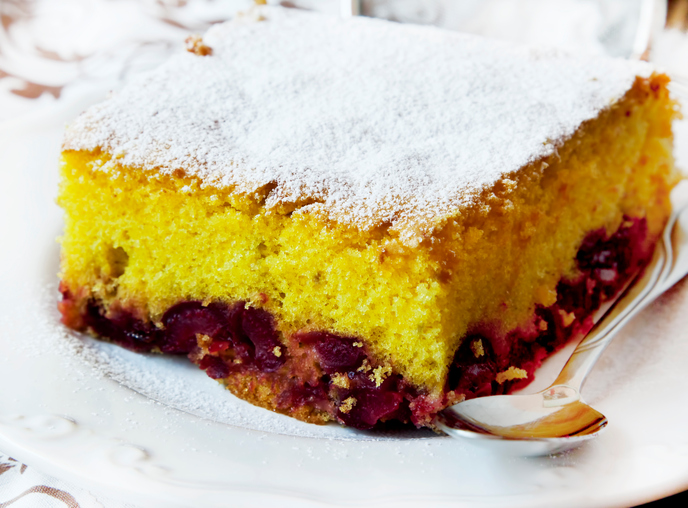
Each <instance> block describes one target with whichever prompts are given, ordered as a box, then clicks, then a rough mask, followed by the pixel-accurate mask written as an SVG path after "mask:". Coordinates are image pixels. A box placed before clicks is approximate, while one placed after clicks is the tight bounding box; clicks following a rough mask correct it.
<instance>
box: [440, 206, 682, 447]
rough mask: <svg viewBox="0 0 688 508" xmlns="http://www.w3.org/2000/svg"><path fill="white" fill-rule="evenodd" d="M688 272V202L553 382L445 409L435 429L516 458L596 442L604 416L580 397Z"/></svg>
mask: <svg viewBox="0 0 688 508" xmlns="http://www.w3.org/2000/svg"><path fill="white" fill-rule="evenodd" d="M686 274H688V204H685V205H683V206H682V207H679V208H678V209H677V210H676V211H675V212H674V213H673V214H672V216H671V217H670V219H669V222H668V223H667V226H666V228H665V230H664V233H663V235H662V238H661V240H660V242H659V243H658V245H657V247H656V248H655V252H654V255H653V257H652V260H651V261H650V264H649V265H648V266H647V267H646V269H645V270H644V271H643V273H642V274H641V275H640V276H639V277H638V278H637V280H635V281H634V282H633V283H632V284H631V285H630V286H629V287H628V288H627V289H626V290H625V291H624V292H623V294H622V295H621V297H619V298H618V300H617V301H616V302H615V304H614V305H613V306H612V307H611V308H610V309H609V310H608V311H607V313H606V314H605V315H604V316H603V317H602V319H601V320H600V321H598V323H597V324H596V325H595V326H594V327H593V329H592V330H591V331H590V333H589V334H588V335H587V336H586V337H585V339H583V340H582V341H581V342H580V344H578V346H577V347H576V349H575V351H574V352H573V354H572V356H571V358H570V359H569V361H568V362H567V363H566V365H565V366H564V369H563V370H562V371H561V373H560V374H559V376H558V377H557V379H556V381H554V383H553V384H552V385H551V386H550V387H549V388H547V389H546V390H543V391H541V392H538V393H535V394H532V395H496V396H491V397H480V398H476V399H471V400H467V401H464V402H461V403H459V404H456V405H454V406H451V407H448V408H447V409H445V410H444V411H442V412H441V413H440V414H439V415H438V417H437V419H436V424H437V426H438V427H439V428H440V429H442V430H443V431H444V432H446V433H447V434H449V435H450V436H452V437H457V438H463V439H468V440H470V441H472V442H476V443H479V444H480V445H482V446H491V447H497V448H499V449H500V450H501V451H503V452H507V453H513V454H517V455H521V456H538V455H546V454H551V453H557V452H561V451H564V450H568V449H571V448H574V447H576V446H579V445H580V444H581V443H582V442H584V441H586V440H588V439H591V438H594V437H596V436H597V435H598V434H599V433H600V432H601V431H602V430H603V429H604V428H605V426H606V425H607V418H606V417H605V416H604V415H603V414H602V413H600V412H599V411H597V410H595V409H593V408H592V407H590V406H588V405H587V404H585V403H584V402H583V401H582V399H581V396H580V391H581V386H582V385H583V381H584V380H585V378H586V376H587V375H588V373H589V372H590V370H591V369H592V367H593V366H594V365H595V362H597V360H598V359H599V357H600V355H601V354H602V352H603V351H604V349H605V348H606V347H607V346H608V345H609V343H610V342H611V341H612V339H613V338H614V336H615V335H616V334H617V333H618V331H619V330H620V329H621V328H622V327H623V326H624V325H625V324H626V323H628V321H630V320H631V319H632V318H633V317H634V316H635V315H636V314H638V313H639V312H640V311H641V310H642V309H644V308H645V307H647V305H649V304H650V303H651V302H652V301H653V300H654V299H655V298H657V297H658V296H659V295H661V294H662V293H664V292H665V291H666V290H667V289H669V288H670V287H671V286H673V285H674V284H675V283H676V282H678V281H679V280H680V279H681V278H683V276H684V275H686Z"/></svg>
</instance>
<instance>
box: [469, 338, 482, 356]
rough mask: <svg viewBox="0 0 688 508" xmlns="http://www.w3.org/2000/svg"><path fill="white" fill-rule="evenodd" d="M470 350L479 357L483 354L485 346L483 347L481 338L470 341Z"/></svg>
mask: <svg viewBox="0 0 688 508" xmlns="http://www.w3.org/2000/svg"><path fill="white" fill-rule="evenodd" d="M471 351H473V356H475V357H476V358H480V357H481V356H483V355H484V354H485V348H484V347H483V340H482V339H478V340H474V341H473V342H471Z"/></svg>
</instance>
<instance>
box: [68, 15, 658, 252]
mask: <svg viewBox="0 0 688 508" xmlns="http://www.w3.org/2000/svg"><path fill="white" fill-rule="evenodd" d="M262 14H263V17H264V18H266V19H265V20H264V21H261V22H256V23H225V24H222V25H218V26H215V27H214V28H212V29H211V30H210V31H209V32H208V34H207V35H206V37H205V38H204V41H205V43H206V44H208V45H209V46H210V47H212V50H213V54H212V56H197V55H194V54H191V53H186V52H182V53H180V54H178V55H176V56H174V57H173V58H171V59H170V60H169V61H168V62H167V63H166V64H164V65H162V66H161V67H160V68H158V69H157V70H156V71H154V72H152V73H151V74H147V75H145V76H141V77H139V78H137V79H135V80H134V81H132V82H131V83H130V84H129V85H128V86H126V87H125V88H124V89H123V90H122V91H121V92H120V93H118V94H116V95H114V96H113V97H111V98H109V99H108V100H106V101H105V102H104V103H102V104H100V105H97V106H95V107H93V108H91V109H89V110H87V111H86V112H85V113H84V114H82V115H81V116H80V117H79V118H78V119H77V120H76V121H75V122H74V123H73V124H72V125H71V126H70V128H69V129H68V131H67V135H66V138H65V142H64V148H65V149H85V150H93V149H97V148H102V149H104V150H106V151H107V152H109V153H111V154H113V155H115V156H116V157H117V158H118V160H119V162H121V163H123V164H126V165H130V166H137V167H142V168H144V169H146V170H155V171H158V172H161V173H171V172H172V171H174V170H176V169H183V170H185V171H186V172H187V174H191V175H195V176H198V177H200V178H201V179H202V180H203V182H204V184H205V185H210V186H216V187H230V188H234V189H235V190H236V191H237V192H242V193H253V192H255V191H256V190H257V189H260V188H263V187H265V186H266V185H270V186H271V187H274V188H273V190H272V191H271V193H270V194H269V196H268V198H267V200H266V206H268V207H275V206H277V205H284V204H290V205H296V207H297V208H298V207H299V206H301V208H300V211H302V212H307V211H318V212H321V213H324V214H326V215H327V216H328V217H330V218H331V219H334V220H337V221H340V222H343V223H348V224H352V225H354V226H356V227H359V228H361V229H367V228H370V227H374V226H377V225H380V224H382V223H389V224H391V226H392V230H393V231H398V232H399V234H400V236H401V239H402V240H403V241H405V242H411V243H413V242H414V238H415V239H417V238H418V237H419V235H420V234H421V233H423V232H428V231H429V230H431V229H432V228H433V227H435V226H436V225H437V224H438V222H439V221H441V220H442V218H443V217H446V216H448V215H452V214H454V213H456V211H457V209H460V208H461V207H463V206H466V205H467V204H469V203H471V202H472V200H473V199H474V198H475V196H476V195H477V194H478V193H479V192H480V191H481V190H483V189H484V188H485V187H488V186H490V185H492V184H494V183H495V182H496V181H498V180H499V179H501V178H503V177H504V176H506V175H509V174H510V173H513V172H515V171H517V170H518V169H519V168H521V167H522V166H524V165H525V164H528V163H530V162H533V161H535V160H537V159H538V158H541V157H544V156H547V155H549V154H551V153H552V152H553V151H554V149H555V148H556V145H557V144H558V143H560V142H561V141H563V140H565V139H567V138H568V137H569V136H571V135H572V134H573V133H574V132H575V130H576V129H577V128H578V127H579V126H580V124H581V122H584V121H586V120H589V119H591V118H594V117H595V116H596V115H598V114H599V112H600V111H601V110H603V109H604V108H607V107H608V106H609V105H610V104H612V103H613V102H614V101H615V100H617V99H619V98H620V97H621V96H622V95H623V94H624V93H625V92H626V91H627V90H628V89H629V88H630V86H631V85H632V83H633V80H634V79H635V76H636V75H643V76H647V75H649V73H650V72H651V68H650V66H648V65H646V64H642V63H637V62H628V61H623V60H611V59H604V58H585V59H583V58H577V57H574V56H570V55H567V54H564V53H561V52H556V51H543V50H534V49H528V48H521V47H513V46H511V45H509V44H506V43H501V42H498V41H492V40H488V39H482V38H476V37H472V36H467V35H462V34H458V33H454V32H446V31H443V30H441V29H437V28H432V27H418V26H409V25H400V24H395V23H391V22H386V21H381V20H374V19H368V18H354V19H347V20H342V19H338V18H334V17H327V16H322V15H318V14H314V13H306V12H297V11H293V10H287V9H281V8H265V9H264V10H263V11H262Z"/></svg>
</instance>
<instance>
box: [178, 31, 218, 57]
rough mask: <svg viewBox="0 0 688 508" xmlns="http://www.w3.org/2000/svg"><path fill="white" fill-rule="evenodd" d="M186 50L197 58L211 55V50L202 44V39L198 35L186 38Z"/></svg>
mask: <svg viewBox="0 0 688 508" xmlns="http://www.w3.org/2000/svg"><path fill="white" fill-rule="evenodd" d="M184 42H185V43H186V50H187V51H188V52H189V53H193V54H194V55H198V56H209V55H212V54H213V48H211V47H210V46H206V45H205V44H203V38H202V37H201V36H200V35H190V36H188V37H187V38H186V41H184Z"/></svg>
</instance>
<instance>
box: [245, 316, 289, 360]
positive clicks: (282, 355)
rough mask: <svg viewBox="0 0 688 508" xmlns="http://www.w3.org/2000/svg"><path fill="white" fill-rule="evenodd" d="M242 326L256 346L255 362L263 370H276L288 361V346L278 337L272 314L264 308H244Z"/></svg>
mask: <svg viewBox="0 0 688 508" xmlns="http://www.w3.org/2000/svg"><path fill="white" fill-rule="evenodd" d="M241 326H242V329H243V331H244V333H245V334H246V337H248V339H249V340H250V341H251V342H252V343H253V346H254V347H255V364H256V366H257V367H258V368H259V369H260V370H262V371H263V372H274V371H276V370H277V369H279V368H280V367H281V366H282V365H283V364H284V362H285V361H286V359H287V358H286V348H285V347H284V346H283V345H282V343H281V342H280V341H279V340H278V338H277V332H276V331H275V329H274V327H273V325H272V316H271V315H270V313H269V312H267V311H265V310H263V309H256V308H253V307H249V308H248V309H244V313H243V316H242V319H241Z"/></svg>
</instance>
